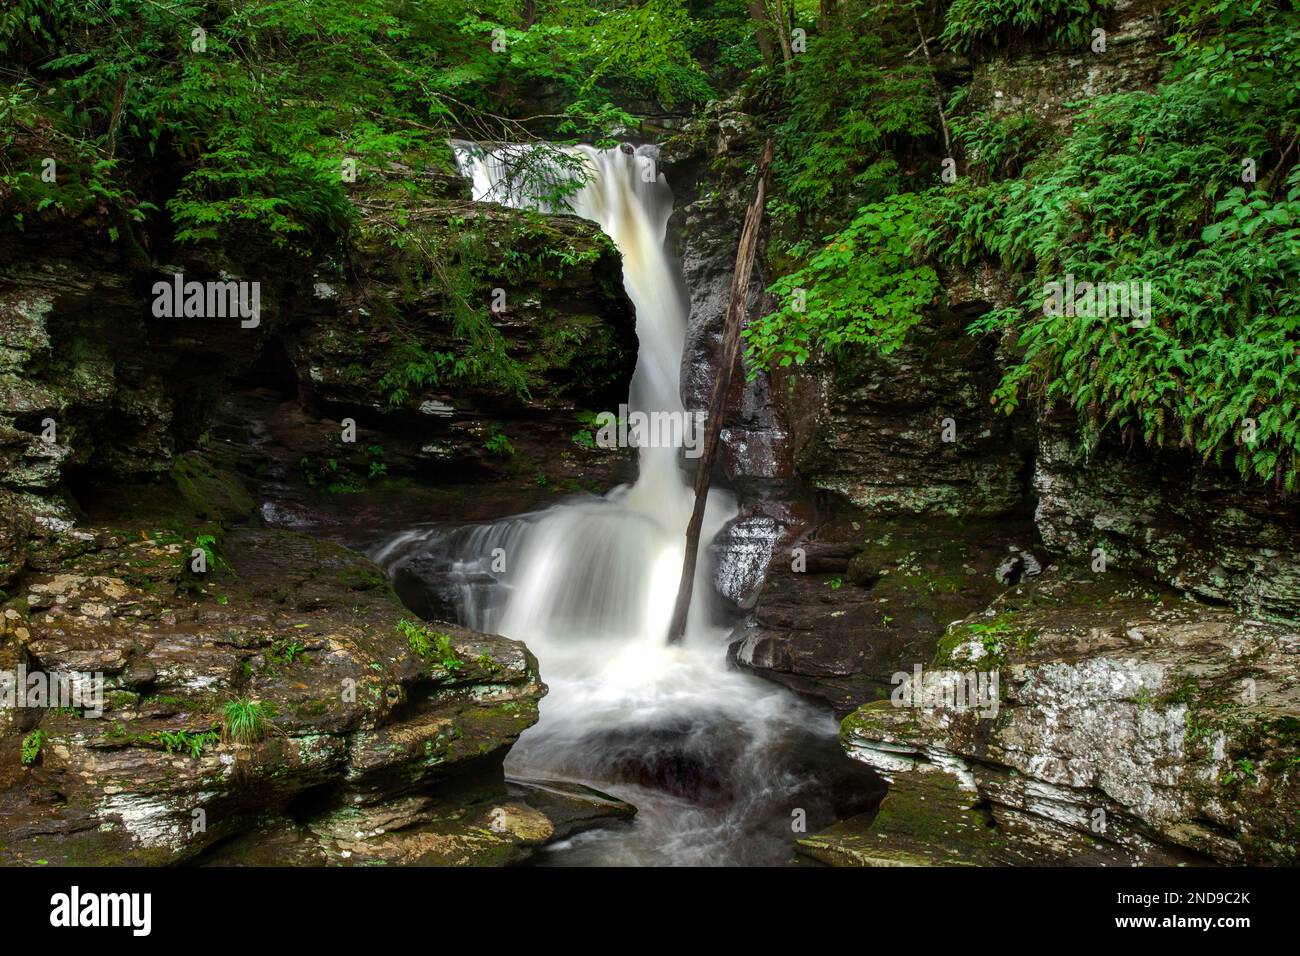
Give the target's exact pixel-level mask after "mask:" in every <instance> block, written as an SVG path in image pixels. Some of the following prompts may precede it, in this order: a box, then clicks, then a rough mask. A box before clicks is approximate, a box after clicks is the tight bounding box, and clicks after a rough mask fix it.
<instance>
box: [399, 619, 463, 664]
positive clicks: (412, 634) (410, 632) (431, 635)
mask: <svg viewBox="0 0 1300 956" xmlns="http://www.w3.org/2000/svg"><path fill="white" fill-rule="evenodd" d="M397 630H398V632H399V633H401V634H402V636H403V637H405V638H406V641H407V644H408V645H409V646H410V648H411V651H412V653H414V654H415V655H417V656H418V657H422V658H424V659H425V660H426V661H429V662H431V663H434V664H438V665H440V666H441V667H442V669H443V670H445V671H449V672H450V671H458V670H461V669H462V668H463V667H464V666H465V662H464V661H462V660H461V659H460V656H459V655H458V654H457V653H456V648H455V647H453V646H452V643H451V635H450V634H447V633H445V632H443V631H435V630H432V629H431V628H429V627H426V626H425V625H423V624H420V623H419V622H417V621H410V620H405V619H404V620H401V621H398V622H397Z"/></svg>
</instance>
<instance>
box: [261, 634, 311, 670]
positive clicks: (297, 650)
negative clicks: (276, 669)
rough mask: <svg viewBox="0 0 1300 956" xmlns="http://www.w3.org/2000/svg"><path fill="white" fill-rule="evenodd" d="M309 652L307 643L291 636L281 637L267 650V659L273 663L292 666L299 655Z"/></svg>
mask: <svg viewBox="0 0 1300 956" xmlns="http://www.w3.org/2000/svg"><path fill="white" fill-rule="evenodd" d="M305 653H307V645H306V644H303V643H302V642H300V641H297V640H294V639H293V638H291V637H286V638H281V639H280V640H278V641H275V642H273V643H272V644H271V647H270V649H269V650H267V652H266V659H267V660H268V661H269V662H271V663H272V664H279V665H283V666H285V667H288V666H290V665H291V664H293V662H294V661H296V660H297V659H298V658H299V657H302V656H303V655H304V654H305Z"/></svg>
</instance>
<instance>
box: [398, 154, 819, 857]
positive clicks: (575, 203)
mask: <svg viewBox="0 0 1300 956" xmlns="http://www.w3.org/2000/svg"><path fill="white" fill-rule="evenodd" d="M521 150H522V147H509V146H507V147H499V148H496V149H493V150H484V149H481V148H479V147H476V146H472V145H470V144H458V145H457V159H458V162H459V164H460V167H461V171H462V173H463V174H464V175H465V176H466V177H468V178H470V179H471V180H472V182H473V194H474V198H475V199H476V200H487V201H497V202H503V203H507V204H511V205H517V206H532V207H541V208H543V209H544V210H545V211H555V210H553V209H546V203H545V202H543V201H541V200H540V199H539V198H538V194H537V190H535V189H532V188H530V187H529V186H528V184H527V183H521V182H520V181H519V179H518V178H517V177H516V176H515V175H514V174H515V172H516V170H517V169H518V168H519V165H520V158H521V155H522V154H521ZM568 155H570V156H571V157H573V158H574V159H575V160H576V162H577V163H578V164H580V166H581V168H583V169H585V171H586V177H585V182H584V183H583V185H582V186H581V188H579V189H577V191H576V192H575V193H574V194H573V195H572V196H571V197H570V198H569V200H568V202H569V204H570V207H571V211H572V212H574V213H576V214H577V215H580V216H582V217H584V218H586V219H589V220H592V221H593V222H596V223H597V224H599V225H600V227H601V229H602V230H604V232H605V233H606V234H607V235H609V236H610V237H611V238H612V239H613V240H614V242H615V244H616V245H617V246H618V248H619V250H620V252H621V253H622V255H623V278H624V285H625V287H626V290H627V294H628V296H629V298H630V299H631V300H632V303H633V305H634V306H635V307H636V331H637V337H638V339H639V343H640V347H639V351H638V354H637V364H636V370H635V372H634V374H633V377H632V383H631V394H630V396H629V402H628V404H629V406H630V408H631V409H632V410H640V411H645V412H674V413H679V414H680V413H683V412H684V409H683V406H682V400H681V394H680V382H679V370H680V364H681V356H682V351H683V344H684V338H685V330H686V308H685V304H684V303H683V302H682V300H681V296H680V294H679V292H678V283H677V281H676V274H675V273H676V266H675V264H674V263H672V262H670V260H669V258H668V256H667V255H666V254H665V249H664V238H665V230H666V226H667V222H668V217H669V215H670V213H671V211H672V194H671V191H670V190H669V188H668V186H667V183H666V182H665V180H664V178H663V176H662V175H660V174H658V173H657V171H656V169H655V153H654V151H653V149H651V148H645V147H642V148H640V149H637V150H635V151H633V150H631V149H630V148H615V149H609V150H598V149H594V148H592V147H586V146H580V147H574V148H572V149H571V150H569V151H568ZM556 175H557V177H562V176H563V175H565V174H564V173H557V174H556ZM680 455H681V452H680V450H679V449H676V448H664V447H642V448H640V449H639V473H638V477H637V479H636V481H635V482H634V483H633V484H632V485H630V486H627V485H625V486H620V487H618V488H615V489H614V490H612V491H611V492H609V493H608V494H607V495H606V496H604V497H603V498H592V499H588V500H584V501H578V502H574V503H567V504H563V505H559V506H557V507H554V508H551V509H548V510H546V511H543V512H540V513H537V514H533V515H524V516H520V517H518V518H515V519H509V520H504V521H502V522H499V523H497V524H494V525H488V526H483V527H479V528H474V529H471V530H469V531H465V530H464V529H462V530H461V531H458V532H454V533H452V534H450V535H448V534H447V533H446V532H442V531H439V532H436V533H435V534H434V535H433V536H432V537H431V536H430V535H428V534H427V533H425V534H421V533H419V532H411V533H408V534H406V535H403V536H399V537H398V538H397V539H395V540H393V541H392V542H390V543H389V544H388V545H387V546H385V547H384V548H382V549H380V551H379V552H378V553H377V554H376V559H377V560H378V561H380V563H381V564H385V565H386V566H388V567H389V568H390V570H392V569H395V568H398V567H400V565H401V564H402V562H403V561H406V560H408V559H409V558H410V556H411V555H413V554H416V553H420V552H421V549H424V550H426V551H427V550H428V549H431V548H435V549H436V548H442V549H444V551H450V552H452V554H451V556H450V569H451V576H452V577H453V579H454V580H455V581H456V582H457V586H458V588H459V589H460V599H459V600H458V602H457V603H458V605H459V609H460V615H461V617H462V619H463V623H465V624H467V625H469V626H471V627H475V628H477V629H479V630H484V631H494V632H497V633H500V634H504V635H506V636H507V637H512V638H516V639H519V640H522V641H524V642H525V643H526V644H527V645H528V646H529V647H530V648H531V649H532V650H533V651H534V653H535V654H536V655H537V657H538V659H539V661H540V662H541V668H542V676H543V679H544V680H545V681H546V682H547V684H548V685H549V687H550V693H549V694H548V696H547V697H546V698H545V699H544V700H543V701H542V705H541V717H540V720H539V722H538V724H537V725H536V726H535V727H533V728H531V729H530V730H529V731H527V732H526V733H525V734H524V735H523V737H522V738H521V739H520V741H519V743H518V744H516V746H515V747H514V749H513V750H512V751H511V753H510V757H509V759H508V763H507V769H508V770H509V771H510V772H511V773H514V774H517V775H521V776H562V777H567V778H570V779H577V780H582V781H585V782H588V783H591V784H593V785H596V786H599V787H602V788H603V789H606V790H608V791H610V792H612V793H615V794H617V795H619V796H623V797H624V798H626V799H629V800H630V801H631V802H632V803H634V804H636V805H637V806H638V807H639V809H640V814H639V816H638V818H637V822H636V824H635V826H634V828H633V830H632V832H631V833H622V834H614V835H610V834H608V833H593V834H587V835H584V836H581V837H578V838H576V839H575V840H574V841H571V843H570V849H572V848H573V847H574V846H577V847H578V848H579V849H576V850H573V852H572V853H571V855H570V859H569V860H568V862H574V861H585V862H600V863H683V862H740V861H749V862H772V861H773V859H774V858H776V859H779V858H780V857H779V854H780V853H782V852H784V850H783V847H784V846H785V844H786V843H788V840H789V837H790V832H789V829H788V819H789V818H788V814H789V811H788V810H782V811H781V812H779V813H777V815H776V823H775V824H773V823H772V819H773V817H772V811H771V808H772V806H773V805H778V810H779V809H780V807H779V804H780V803H781V801H783V800H786V799H789V798H791V797H792V795H793V794H795V793H797V792H799V791H800V790H801V788H804V789H806V785H807V782H808V778H807V777H806V775H805V776H804V777H799V776H798V775H797V774H793V773H792V772H791V771H789V770H788V769H786V768H788V766H789V765H790V757H789V752H788V751H789V748H790V746H793V745H792V744H790V742H791V741H794V740H806V739H807V737H808V735H809V734H812V735H814V736H815V737H816V738H817V739H818V740H819V741H827V740H832V741H833V737H834V732H835V724H834V722H833V721H832V720H831V718H830V716H829V714H826V713H825V712H822V711H818V710H815V709H813V708H811V707H809V706H807V705H805V704H803V703H802V702H800V701H799V700H797V699H796V698H794V697H793V695H791V694H789V693H788V692H786V691H784V690H782V689H780V688H777V687H776V686H775V685H772V684H768V683H766V682H764V681H761V680H758V679H757V678H754V677H752V676H750V675H747V674H743V673H741V672H738V671H735V670H729V669H728V668H727V665H726V660H725V640H726V636H727V633H728V632H727V629H726V628H725V627H721V626H718V625H717V624H715V623H714V620H713V608H712V606H711V599H712V598H713V596H714V594H715V590H714V587H713V585H712V581H711V578H710V567H709V564H710V562H709V561H708V560H707V555H702V560H701V561H700V563H699V566H698V568H699V570H698V572H697V580H696V586H695V591H694V594H695V599H694V602H693V604H692V609H691V613H690V616H689V618H688V622H687V632H686V637H685V640H684V641H683V643H682V644H680V645H676V646H669V645H668V644H667V642H666V636H667V629H668V623H669V618H670V617H671V614H672V609H673V604H674V601H675V599H676V595H677V586H678V582H679V578H680V575H681V567H682V558H683V553H684V549H685V529H686V524H687V521H688V519H689V517H690V512H691V508H692V505H693V502H694V493H693V490H692V488H691V487H690V485H689V484H688V482H687V479H686V477H685V475H684V472H683V470H682V467H681V461H680ZM735 512H736V504H735V500H734V497H733V496H732V495H730V494H729V493H727V492H725V491H723V490H714V491H713V492H711V494H710V496H709V501H708V509H707V511H706V517H705V522H704V528H703V534H702V536H701V542H702V543H703V544H707V543H708V542H709V541H711V540H712V539H713V537H714V536H715V535H716V533H717V531H718V530H719V529H720V528H721V527H722V525H723V524H724V523H725V522H726V521H728V520H729V519H730V518H732V517H733V516H734V515H735ZM435 539H436V540H435ZM495 548H502V549H503V550H504V552H505V554H506V562H507V564H506V571H505V573H504V574H503V575H500V576H499V577H491V576H489V575H487V574H485V573H484V568H485V567H486V563H487V556H488V555H489V554H490V553H491V552H492V550H493V549H495ZM485 590H486V594H485ZM783 746H785V748H786V753H785V756H784V758H781V759H779V758H778V754H779V753H780V751H781V750H782V747H783ZM805 749H806V748H805ZM782 759H784V763H783V762H782ZM685 778H689V779H687V780H685V783H684V782H683V781H684V779H685ZM702 793H703V796H702V795H701V794H702ZM805 802H806V801H805ZM782 819H784V820H785V821H786V822H785V823H782V822H781V820H782ZM763 827H769V828H771V829H770V830H767V831H765V832H763V833H761V834H755V832H754V831H755V828H763ZM763 847H765V848H766V849H765V850H762V851H760V850H759V849H758V848H763ZM773 848H775V849H773ZM773 854H776V856H775V857H774V856H773Z"/></svg>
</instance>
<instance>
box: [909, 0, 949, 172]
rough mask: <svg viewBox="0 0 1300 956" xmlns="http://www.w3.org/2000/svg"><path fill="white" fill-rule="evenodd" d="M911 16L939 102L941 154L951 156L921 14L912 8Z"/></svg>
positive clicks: (941, 93) (939, 92) (940, 92)
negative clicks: (941, 139) (941, 134)
mask: <svg viewBox="0 0 1300 956" xmlns="http://www.w3.org/2000/svg"><path fill="white" fill-rule="evenodd" d="M912 18H913V19H914V20H915V21H916V32H917V33H918V34H920V37H921V49H922V50H924V51H925V64H926V66H928V67H929V68H930V82H931V83H933V84H934V98H935V100H936V101H938V104H939V125H940V126H941V127H942V128H943V155H944V156H951V155H952V137H951V136H950V135H949V134H948V115H947V113H945V112H944V109H943V87H941V86H940V85H939V78H938V77H937V76H935V74H934V60H932V59H930V44H929V43H928V42H926V39H925V30H923V29H922V28H921V15H920V14H919V13H917V12H916V10H913V11H912ZM913 52H915V51H913Z"/></svg>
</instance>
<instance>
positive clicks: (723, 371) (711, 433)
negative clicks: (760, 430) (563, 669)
mask: <svg viewBox="0 0 1300 956" xmlns="http://www.w3.org/2000/svg"><path fill="white" fill-rule="evenodd" d="M771 165H772V141H771V140H770V139H769V140H768V141H767V146H766V147H765V148H764V149H763V158H762V159H761V160H759V163H758V179H757V182H756V183H755V185H754V198H753V199H752V200H751V201H750V203H749V209H748V210H747V211H746V213H745V225H744V227H743V228H742V229H741V231H740V247H739V248H738V249H737V250H736V271H735V272H734V273H733V274H732V276H731V300H730V301H729V302H728V303H727V314H726V316H725V317H724V318H723V321H722V343H721V345H722V348H721V352H720V355H719V361H718V377H717V378H715V379H714V380H713V391H712V393H711V394H710V395H709V412H708V418H707V419H706V420H705V432H704V449H703V453H702V454H701V455H700V461H699V470H698V471H697V472H696V473H695V508H694V510H692V511H691V520H690V523H689V524H687V526H686V557H685V559H684V560H683V561H682V579H681V583H680V584H678V586H677V603H676V605H674V607H673V618H672V622H671V623H670V624H669V625H668V643H669V644H676V643H677V642H678V641H680V640H681V639H682V635H684V634H685V633H686V614H687V612H688V611H689V610H690V609H691V592H692V591H693V590H694V588H695V564H696V559H697V556H698V553H699V549H700V528H701V526H702V525H703V524H704V505H705V502H707V501H708V498H709V482H710V479H711V477H712V475H713V460H714V458H715V457H716V456H717V452H718V435H719V433H720V432H721V431H722V418H723V415H724V413H725V409H726V404H727V393H728V392H729V391H730V390H731V376H732V373H733V372H734V370H735V368H736V360H737V359H739V358H740V329H741V326H742V325H744V319H745V303H746V302H747V301H748V300H749V280H750V274H751V273H752V272H753V271H754V258H755V256H756V254H757V252H758V232H759V228H760V226H761V225H762V222H763V205H764V203H765V202H766V200H767V170H768V167H769V166H771Z"/></svg>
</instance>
